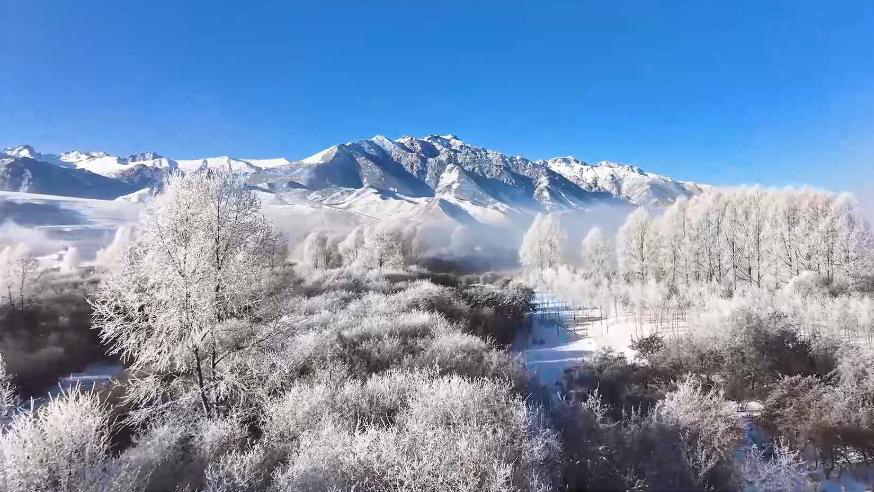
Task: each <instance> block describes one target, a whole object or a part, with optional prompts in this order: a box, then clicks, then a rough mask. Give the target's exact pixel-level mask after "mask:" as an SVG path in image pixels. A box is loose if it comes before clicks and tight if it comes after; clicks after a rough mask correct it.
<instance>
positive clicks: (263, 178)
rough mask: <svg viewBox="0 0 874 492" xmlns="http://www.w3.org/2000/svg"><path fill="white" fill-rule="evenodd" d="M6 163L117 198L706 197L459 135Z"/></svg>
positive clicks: (548, 207)
mask: <svg viewBox="0 0 874 492" xmlns="http://www.w3.org/2000/svg"><path fill="white" fill-rule="evenodd" d="M4 158H5V159H4ZM0 159H4V160H7V161H8V160H9V159H31V160H33V161H35V162H42V163H45V164H47V165H52V166H57V167H60V168H65V169H70V170H82V171H88V172H91V173H93V174H97V175H100V176H103V177H105V178H108V179H111V180H114V181H118V182H120V183H123V184H124V185H125V186H121V187H118V188H117V190H116V191H120V190H122V189H125V190H127V189H130V188H138V187H139V188H145V187H153V186H155V185H156V184H157V183H159V182H160V180H161V179H163V177H164V176H166V174H167V173H170V172H173V171H176V170H180V171H182V172H191V171H194V170H197V169H204V168H211V169H215V168H229V169H232V170H235V171H237V172H241V173H244V174H246V175H247V176H248V180H249V182H250V184H252V185H253V186H257V187H258V188H260V189H264V190H268V191H270V192H275V193H284V192H287V191H289V190H300V189H301V188H305V189H307V190H310V191H318V190H322V189H329V188H352V189H363V188H368V187H370V188H374V189H376V190H385V191H389V192H392V193H396V194H399V195H404V196H409V197H435V198H441V199H445V200H448V201H449V202H453V203H455V204H459V203H461V202H470V203H473V204H476V205H477V206H485V207H497V208H503V207H514V208H520V209H524V210H529V211H537V210H545V211H561V210H572V209H585V208H587V207H590V206H592V205H594V204H599V203H606V202H617V203H618V202H625V203H630V204H633V205H642V206H662V205H668V204H670V203H672V202H673V201H675V200H676V199H677V198H679V197H681V196H691V195H694V194H696V193H700V192H701V191H702V190H703V189H705V188H706V185H701V184H697V183H693V182H689V181H680V180H675V179H672V178H669V177H666V176H662V175H659V174H655V173H650V172H647V171H643V170H642V169H641V168H639V167H636V166H631V165H628V164H619V163H615V162H610V161H600V162H598V163H595V164H589V163H586V162H585V161H582V160H580V159H577V158H576V157H572V156H568V157H554V158H551V159H540V160H531V159H528V158H526V157H523V156H512V155H508V154H503V153H501V152H497V151H494V150H489V149H486V148H483V147H476V146H474V145H471V144H468V143H466V142H464V141H462V140H461V139H459V138H458V137H457V136H455V135H453V134H448V135H428V136H425V137H421V138H417V137H413V136H410V135H406V136H403V137H400V138H398V139H395V140H392V139H389V138H387V137H384V136H382V135H377V136H374V137H372V138H369V139H362V140H356V141H351V142H346V143H341V144H337V145H333V146H331V147H328V148H326V149H324V150H322V151H320V152H317V153H315V154H313V155H311V156H308V157H305V158H303V159H299V160H290V159H287V158H284V157H279V158H267V159H265V158H259V159H242V158H236V157H231V156H219V157H208V158H201V159H172V158H168V157H163V156H161V155H160V154H158V153H156V152H142V153H137V154H130V155H129V156H127V157H120V156H113V155H110V154H107V153H105V152H83V151H70V152H64V153H61V154H42V153H40V152H37V151H36V150H35V149H34V148H33V147H31V146H29V145H20V146H17V147H9V148H7V149H4V150H2V151H0ZM31 166H32V164H31ZM38 178H39V173H37V177H36V179H38ZM0 185H2V183H0ZM67 192H69V190H68V191H67ZM109 195H111V193H109Z"/></svg>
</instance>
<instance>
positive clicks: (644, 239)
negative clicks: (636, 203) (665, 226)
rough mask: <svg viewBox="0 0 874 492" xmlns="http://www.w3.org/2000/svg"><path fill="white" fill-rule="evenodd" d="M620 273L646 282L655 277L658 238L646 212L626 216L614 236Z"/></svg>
mask: <svg viewBox="0 0 874 492" xmlns="http://www.w3.org/2000/svg"><path fill="white" fill-rule="evenodd" d="M616 241H617V247H618V250H617V258H618V260H619V269H620V271H621V272H622V273H624V274H625V276H626V277H628V278H630V279H636V280H638V281H641V282H642V281H645V280H647V279H649V278H652V277H653V276H655V275H656V273H657V272H658V268H659V261H660V249H661V248H660V246H661V244H660V236H659V233H658V231H657V230H656V228H655V226H654V225H653V220H652V217H651V216H650V214H649V212H648V211H647V210H646V209H645V208H643V207H641V208H638V209H637V210H635V211H634V212H632V213H631V214H629V216H628V218H627V219H625V223H624V224H622V227H621V228H620V229H619V233H618V234H617V238H616Z"/></svg>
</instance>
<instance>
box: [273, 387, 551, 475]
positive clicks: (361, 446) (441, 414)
mask: <svg viewBox="0 0 874 492" xmlns="http://www.w3.org/2000/svg"><path fill="white" fill-rule="evenodd" d="M557 453H558V443H557V441H556V439H555V437H554V436H553V435H552V434H551V433H550V432H549V431H547V430H545V429H544V427H543V426H542V424H541V422H540V420H539V418H538V416H537V413H536V412H534V411H532V410H530V409H529V408H528V407H527V406H526V405H525V403H524V401H522V400H521V399H520V398H518V397H516V396H513V395H512V393H511V392H510V390H509V387H507V386H506V385H504V384H503V383H496V382H491V381H488V380H482V379H479V380H465V379H462V378H459V377H457V376H454V377H448V378H438V379H435V380H433V381H427V380H420V381H419V382H418V383H416V384H415V385H414V390H413V391H412V392H411V394H410V396H409V398H408V399H407V401H406V403H405V406H404V408H402V409H401V410H400V413H399V414H398V416H397V425H396V427H389V428H383V427H367V428H365V429H364V430H357V428H356V427H354V426H352V427H350V426H348V425H343V424H340V423H338V421H336V420H327V421H322V423H321V424H317V425H315V426H314V429H313V430H312V431H308V432H305V433H304V434H302V435H301V441H300V447H299V451H298V452H297V453H296V454H295V455H294V456H293V457H292V459H291V461H290V463H289V465H288V467H287V468H286V469H285V470H284V471H283V472H282V474H281V475H279V476H278V478H277V482H278V483H277V485H278V488H280V489H281V490H349V489H352V488H363V489H376V490H434V491H436V490H471V491H474V490H541V489H546V488H548V486H549V484H550V483H552V480H553V479H554V478H555V477H554V475H553V468H552V466H553V464H554V461H555V460H556V458H557Z"/></svg>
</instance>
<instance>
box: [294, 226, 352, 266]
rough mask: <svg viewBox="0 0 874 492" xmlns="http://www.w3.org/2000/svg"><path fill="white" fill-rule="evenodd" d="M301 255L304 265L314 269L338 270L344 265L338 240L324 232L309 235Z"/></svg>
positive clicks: (317, 231) (304, 242)
mask: <svg viewBox="0 0 874 492" xmlns="http://www.w3.org/2000/svg"><path fill="white" fill-rule="evenodd" d="M301 254H302V256H303V263H304V264H306V265H308V266H310V267H312V268H336V267H338V266H340V265H341V263H342V258H341V256H340V251H339V249H338V241H337V238H335V237H333V236H331V235H329V234H328V233H326V232H325V231H322V230H316V231H313V232H311V233H309V234H307V236H306V238H305V239H304V241H303V245H302V251H301Z"/></svg>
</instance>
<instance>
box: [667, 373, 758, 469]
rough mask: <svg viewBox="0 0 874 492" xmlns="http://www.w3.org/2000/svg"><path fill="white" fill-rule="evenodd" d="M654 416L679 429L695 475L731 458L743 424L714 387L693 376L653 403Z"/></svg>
mask: <svg viewBox="0 0 874 492" xmlns="http://www.w3.org/2000/svg"><path fill="white" fill-rule="evenodd" d="M653 416H654V418H655V419H656V420H657V421H660V422H664V423H667V424H669V425H671V426H673V427H675V428H677V429H678V430H679V434H680V438H681V439H682V442H683V445H684V450H683V451H684V455H685V456H684V459H685V461H686V462H687V463H689V465H690V466H691V467H692V469H693V470H695V473H696V475H697V478H698V479H699V480H703V479H704V477H705V475H707V473H708V472H709V471H710V470H712V469H713V468H714V467H715V466H716V465H718V464H720V463H721V462H722V463H724V462H726V461H727V460H729V459H730V458H731V453H732V452H733V450H734V448H735V446H736V445H737V444H738V443H739V442H740V440H741V438H742V437H743V428H742V426H741V422H740V420H739V418H738V416H737V414H736V412H735V409H734V406H733V405H732V403H731V402H729V401H728V400H726V399H725V398H724V397H723V395H722V393H721V392H720V391H718V390H715V389H710V390H706V389H704V388H703V387H702V386H701V384H700V383H699V382H697V381H696V380H694V379H693V378H687V379H686V380H684V381H681V382H680V383H678V384H677V389H676V390H674V391H671V392H669V393H667V394H666V395H665V399H664V400H662V401H661V402H659V404H658V405H656V408H655V410H654V411H653Z"/></svg>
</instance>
